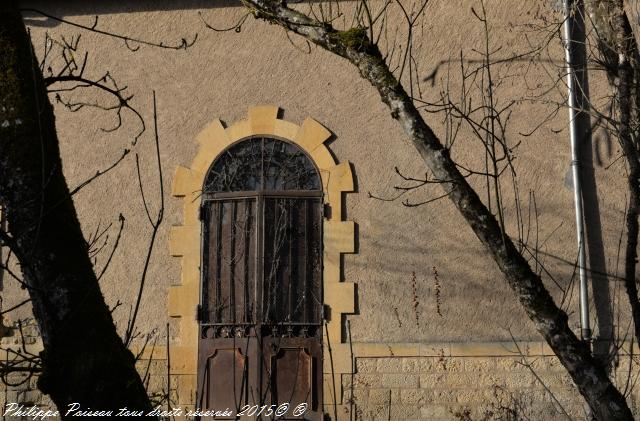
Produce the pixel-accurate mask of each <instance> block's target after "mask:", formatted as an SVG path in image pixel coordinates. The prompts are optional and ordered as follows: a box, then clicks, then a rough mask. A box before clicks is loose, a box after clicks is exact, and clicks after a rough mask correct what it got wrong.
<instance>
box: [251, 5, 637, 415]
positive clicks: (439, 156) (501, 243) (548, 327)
mask: <svg viewBox="0 0 640 421" xmlns="http://www.w3.org/2000/svg"><path fill="white" fill-rule="evenodd" d="M243 3H244V4H245V5H246V6H247V7H248V8H249V9H250V10H251V11H252V13H253V14H254V16H255V17H256V18H261V19H264V20H267V21H268V22H270V23H276V24H279V25H281V26H283V27H284V28H286V29H288V30H290V31H293V32H295V33H297V34H299V35H302V36H303V37H305V38H306V39H308V40H309V41H311V42H313V43H315V44H316V45H318V46H320V47H322V48H324V49H326V50H328V51H330V52H332V53H334V54H337V55H339V56H341V57H344V58H346V59H347V60H348V61H349V62H351V63H352V64H353V65H354V66H356V67H357V69H358V70H359V72H360V75H361V76H362V77H363V78H364V79H365V80H367V81H369V83H371V84H372V85H373V86H374V87H375V88H376V90H377V91H378V93H379V94H380V98H381V100H382V101H383V102H384V103H385V104H386V105H387V106H388V107H389V109H390V111H391V116H392V117H393V118H394V119H396V120H397V121H398V122H399V123H400V124H401V126H402V128H403V129H404V131H405V133H406V134H407V135H408V136H409V138H410V139H411V141H412V143H413V145H414V146H415V147H416V149H417V151H418V153H419V154H420V156H421V157H422V159H423V160H424V161H425V163H426V165H427V167H428V168H429V169H430V170H431V172H432V173H433V175H434V177H435V178H436V179H437V180H439V181H440V183H441V184H442V187H443V188H444V190H445V191H446V192H447V194H448V197H449V199H451V201H452V202H453V204H454V205H455V206H456V208H457V209H458V211H459V212H460V214H461V215H462V216H463V217H464V219H465V220H466V221H467V223H468V224H469V226H470V227H471V229H472V230H473V231H474V232H475V234H476V236H477V237H478V238H479V239H480V241H481V242H482V243H483V244H484V245H485V246H486V248H487V249H488V251H489V252H490V253H491V255H492V256H493V259H494V260H495V262H496V263H497V264H498V266H499V267H500V269H501V271H502V272H503V274H504V275H505V277H506V280H507V282H508V284H509V286H510V287H511V288H512V289H513V291H514V292H515V293H516V296H517V297H518V299H519V301H520V303H521V305H522V306H523V307H524V309H525V311H526V312H527V315H528V316H529V318H530V319H531V320H532V321H533V322H534V324H535V326H536V328H537V330H538V331H539V332H540V334H542V336H543V337H544V338H545V340H546V341H547V343H548V344H549V345H550V346H551V348H552V349H553V351H554V352H555V354H556V355H557V356H558V358H559V359H560V361H561V363H562V364H563V365H564V367H565V368H566V369H567V371H568V372H569V374H570V375H571V378H572V379H573V381H574V383H575V385H576V386H577V387H578V390H579V391H580V393H581V394H582V395H583V396H584V398H585V400H586V401H587V403H588V404H589V406H590V407H591V408H592V410H593V413H594V414H595V416H596V417H597V418H598V419H600V420H632V419H633V417H632V415H631V411H630V409H629V407H628V405H627V402H626V401H625V399H624V397H623V396H622V394H621V393H620V392H619V391H618V390H617V389H616V388H615V386H614V385H613V384H612V383H611V381H610V380H609V378H608V377H607V375H606V372H605V370H604V369H603V367H602V366H601V365H600V364H599V363H598V362H597V361H596V360H595V359H594V358H593V356H592V355H591V352H590V350H589V347H588V345H587V344H585V343H583V342H582V341H580V340H579V339H578V338H577V337H576V335H575V334H574V333H573V331H572V330H571V329H570V328H569V326H568V317H567V315H566V313H565V312H563V311H562V310H561V309H559V308H558V307H557V306H556V304H555V303H554V301H553V299H552V298H551V296H550V295H549V292H548V291H547V290H546V289H545V287H544V284H543V283H542V280H541V279H540V277H539V276H538V275H536V274H535V273H534V272H533V271H532V270H531V267H530V266H529V264H528V262H527V261H526V259H525V258H524V257H523V256H522V255H521V254H520V253H519V252H518V250H517V249H516V247H515V246H514V244H513V242H512V241H511V239H510V238H509V237H507V236H504V235H503V233H502V231H501V229H500V226H499V225H498V222H497V221H496V219H495V217H494V216H493V214H491V213H490V212H489V211H488V210H487V208H486V207H485V206H484V204H483V203H482V201H481V200H480V198H479V197H478V195H477V193H476V192H475V191H474V190H473V188H472V187H471V186H470V185H469V184H468V183H467V181H466V179H465V178H464V177H463V176H462V174H461V173H460V172H459V171H458V168H457V167H456V164H455V163H454V161H453V160H452V159H451V158H450V156H449V152H448V151H447V150H446V149H445V148H444V147H443V146H442V143H441V142H440V140H439V139H438V138H437V136H436V135H435V134H434V133H433V131H432V130H431V128H430V127H429V126H428V125H427V124H426V123H425V121H424V119H423V118H422V116H421V115H420V113H419V111H418V110H417V109H416V107H415V106H414V104H413V101H412V99H411V98H410V97H409V95H407V93H406V91H405V90H404V88H403V87H402V85H401V84H400V83H399V82H398V80H397V79H396V78H395V76H394V75H393V74H392V72H391V71H390V70H389V68H388V66H387V65H386V63H385V61H384V59H383V57H382V55H381V53H380V51H379V49H378V47H377V45H375V44H374V43H372V42H371V41H370V39H369V37H368V36H367V30H366V29H365V28H352V29H349V30H347V31H337V30H335V29H334V28H333V27H332V26H331V24H329V23H328V22H320V21H317V20H315V19H312V18H310V17H309V16H307V15H304V14H302V13H300V12H298V11H296V10H293V9H290V8H288V7H287V6H286V5H285V4H282V3H279V2H275V1H270V0H243Z"/></svg>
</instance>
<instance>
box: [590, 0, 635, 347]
mask: <svg viewBox="0 0 640 421" xmlns="http://www.w3.org/2000/svg"><path fill="white" fill-rule="evenodd" d="M589 6H590V13H591V15H592V21H593V23H594V25H595V27H596V33H597V36H598V49H599V50H600V54H601V56H602V61H603V63H604V65H605V69H606V71H607V76H608V78H609V81H610V82H611V83H612V84H614V85H615V101H616V103H617V109H618V110H617V111H618V121H617V127H616V129H617V136H618V140H619V142H620V145H621V146H622V151H623V153H624V156H625V158H626V162H627V165H628V170H629V173H628V175H627V186H628V191H629V204H628V207H627V215H626V221H625V222H626V227H627V238H626V240H627V242H626V246H625V259H624V284H625V290H626V293H627V299H628V300H629V306H630V307H631V314H632V318H633V326H634V334H635V338H636V341H638V343H640V298H639V297H638V286H637V281H636V265H637V260H638V253H637V248H638V233H639V227H638V216H639V215H640V152H639V151H638V146H637V145H636V142H635V141H634V135H635V136H637V134H638V133H637V130H638V129H637V125H638V122H637V121H635V122H634V121H633V116H634V115H635V116H636V119H637V118H638V116H640V109H638V107H639V105H640V91H639V89H640V88H639V87H638V83H639V82H640V80H639V79H640V77H639V76H640V63H639V62H638V60H639V59H640V51H639V50H638V44H637V43H636V40H635V37H634V35H633V32H632V30H631V24H630V22H629V19H628V17H627V14H626V12H625V11H624V3H623V1H622V0H615V1H602V0H596V1H591V2H589ZM634 96H635V99H634ZM634 108H635V109H634ZM634 124H635V127H634ZM634 132H636V133H634Z"/></svg>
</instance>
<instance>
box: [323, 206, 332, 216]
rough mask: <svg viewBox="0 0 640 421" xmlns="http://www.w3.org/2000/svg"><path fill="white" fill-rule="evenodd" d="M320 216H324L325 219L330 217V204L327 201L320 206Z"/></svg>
mask: <svg viewBox="0 0 640 421" xmlns="http://www.w3.org/2000/svg"><path fill="white" fill-rule="evenodd" d="M322 216H324V217H325V218H326V219H331V205H330V204H328V203H325V204H324V206H323V207H322Z"/></svg>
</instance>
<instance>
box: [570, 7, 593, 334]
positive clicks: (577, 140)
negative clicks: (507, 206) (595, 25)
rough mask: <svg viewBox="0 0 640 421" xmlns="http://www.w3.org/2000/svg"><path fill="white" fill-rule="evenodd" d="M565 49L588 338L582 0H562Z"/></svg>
mask: <svg viewBox="0 0 640 421" xmlns="http://www.w3.org/2000/svg"><path fill="white" fill-rule="evenodd" d="M563 6H564V24H563V33H564V34H563V35H564V48H565V61H566V70H567V86H568V105H569V135H570V138H571V173H572V176H573V198H574V205H575V217H576V235H577V241H578V271H579V272H578V273H579V277H580V326H581V329H580V333H581V336H582V339H583V340H585V341H591V327H590V322H589V291H588V283H587V268H586V251H585V235H584V231H585V230H584V216H583V203H582V183H581V175H580V172H581V171H580V158H581V151H580V145H581V144H586V145H591V141H590V136H591V121H590V115H589V112H588V107H589V104H588V98H586V96H585V92H586V87H587V83H588V82H587V70H586V48H585V40H586V36H585V27H584V3H583V1H582V0H564V1H563Z"/></svg>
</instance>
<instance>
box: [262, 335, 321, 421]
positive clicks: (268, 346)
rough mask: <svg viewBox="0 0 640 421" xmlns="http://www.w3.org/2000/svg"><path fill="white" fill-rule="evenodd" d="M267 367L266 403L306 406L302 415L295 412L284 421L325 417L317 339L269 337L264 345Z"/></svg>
mask: <svg viewBox="0 0 640 421" xmlns="http://www.w3.org/2000/svg"><path fill="white" fill-rule="evenodd" d="M263 352H264V356H263V357H264V361H265V367H268V370H269V371H268V373H267V376H265V379H264V384H263V389H264V390H265V402H266V403H268V404H280V403H282V402H288V403H289V404H290V408H291V409H293V408H296V407H297V406H298V405H300V404H306V405H307V411H306V412H305V413H304V414H303V415H302V416H298V417H296V416H293V415H292V411H289V412H288V413H287V416H286V417H285V418H282V419H286V420H301V419H304V420H313V419H321V415H322V407H321V403H322V346H321V344H320V341H318V340H317V338H269V339H268V340H265V341H264V345H263Z"/></svg>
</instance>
